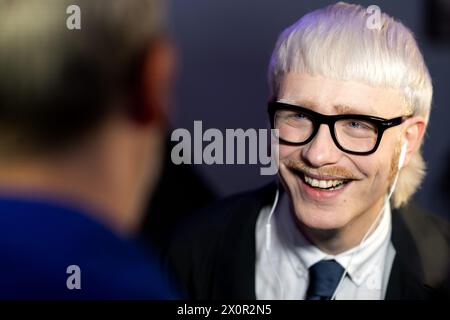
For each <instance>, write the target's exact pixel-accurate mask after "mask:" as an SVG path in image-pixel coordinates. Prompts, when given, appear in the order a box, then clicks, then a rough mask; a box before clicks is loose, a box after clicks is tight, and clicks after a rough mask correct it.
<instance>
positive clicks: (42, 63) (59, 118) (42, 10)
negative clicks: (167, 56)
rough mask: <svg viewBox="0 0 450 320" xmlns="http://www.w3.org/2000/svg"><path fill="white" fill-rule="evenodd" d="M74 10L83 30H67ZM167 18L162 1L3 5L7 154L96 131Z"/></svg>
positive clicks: (1, 0)
mask: <svg viewBox="0 0 450 320" xmlns="http://www.w3.org/2000/svg"><path fill="white" fill-rule="evenodd" d="M70 5H77V6H79V7H80V9H81V30H69V29H68V28H67V26H66V19H67V18H68V17H69V15H70V14H67V13H66V9H67V8H68V7H69V6H70ZM163 13H164V11H163V7H162V3H161V2H160V1H158V0H114V1H110V0H95V1H93V0H70V1H69V0H0V72H1V73H0V150H1V148H2V147H4V146H5V144H11V143H12V144H22V143H23V144H27V148H32V147H38V145H40V144H42V145H48V144H50V142H51V141H53V143H60V144H63V145H64V144H66V143H67V141H68V139H69V138H71V137H77V136H79V135H81V134H83V132H84V131H85V130H88V128H92V127H93V126H95V124H96V123H98V121H99V120H100V119H101V118H102V117H103V116H104V115H105V114H106V113H107V112H108V111H110V110H109V109H108V108H110V106H108V105H109V102H108V99H111V98H112V96H113V95H119V94H123V93H124V90H126V89H127V88H126V86H127V85H129V81H130V80H131V78H132V77H133V73H136V72H138V69H137V66H136V63H137V61H138V60H139V58H140V57H142V54H144V50H145V49H146V48H148V46H149V45H150V43H151V41H152V40H153V38H154V37H156V36H158V34H159V33H161V32H163V30H164V29H165V19H164V14H163ZM15 147H17V145H16V146H15Z"/></svg>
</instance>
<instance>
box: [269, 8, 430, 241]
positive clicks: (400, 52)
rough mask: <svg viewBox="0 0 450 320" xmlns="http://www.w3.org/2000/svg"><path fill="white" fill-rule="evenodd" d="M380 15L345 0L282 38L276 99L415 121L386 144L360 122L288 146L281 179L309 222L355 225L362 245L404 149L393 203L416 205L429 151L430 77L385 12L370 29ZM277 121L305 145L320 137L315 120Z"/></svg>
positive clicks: (273, 66)
mask: <svg viewBox="0 0 450 320" xmlns="http://www.w3.org/2000/svg"><path fill="white" fill-rule="evenodd" d="M372 13H373V12H368V11H367V10H366V8H364V7H361V6H358V5H350V4H346V3H342V2H341V3H337V4H335V5H331V6H328V7H326V8H324V9H320V10H316V11H314V12H311V13H309V14H307V15H305V16H304V17H302V18H301V19H300V20H299V21H297V22H296V23H295V24H294V25H292V26H290V27H289V28H287V29H286V30H285V31H284V32H283V33H282V34H281V35H280V37H279V39H278V42H277V44H276V46H275V50H274V52H273V55H272V59H271V62H270V66H269V85H270V89H271V100H272V101H281V102H284V103H287V104H289V105H291V107H296V106H299V107H303V108H306V109H308V110H310V111H313V112H316V113H320V114H323V115H338V114H360V115H368V116H373V117H378V118H383V119H393V118H397V117H403V116H409V117H408V118H404V119H402V121H401V122H400V123H397V124H396V125H395V126H392V127H389V128H387V129H386V130H384V132H383V133H382V135H381V137H382V139H381V140H380V141H378V142H377V137H379V135H380V128H378V127H376V126H373V124H372V123H370V122H366V121H363V120H362V119H359V118H358V117H356V119H354V120H352V121H340V122H338V123H336V124H335V126H334V132H333V133H334V136H335V137H333V138H332V132H331V131H330V129H329V127H328V126H327V125H326V124H324V123H322V125H320V126H316V127H318V129H317V131H316V132H315V135H314V136H313V137H312V138H311V140H309V141H306V143H305V144H302V145H300V144H296V145H295V144H289V143H287V144H286V143H283V142H280V149H279V152H280V176H281V180H282V182H283V184H284V185H285V187H286V190H287V192H288V194H289V195H290V199H291V202H292V206H293V208H294V212H295V214H296V216H297V218H298V221H299V222H300V225H301V226H302V227H303V228H305V229H308V230H315V231H317V232H316V234H323V231H331V232H332V233H333V234H336V232H339V231H341V230H346V229H347V230H349V229H351V228H353V229H352V230H354V233H355V239H358V238H359V237H360V236H361V234H362V235H363V234H364V232H366V230H367V229H368V227H369V226H370V224H371V222H372V221H373V220H374V217H375V216H376V215H377V214H378V213H379V212H380V210H381V208H382V205H383V203H384V199H385V197H386V195H387V194H388V192H389V190H390V187H391V186H392V184H393V183H394V180H395V176H396V175H397V172H398V167H399V166H398V161H399V155H400V150H401V149H402V146H404V148H406V149H405V152H406V153H405V158H404V159H405V160H404V164H403V166H402V167H401V169H400V172H399V176H398V181H397V184H396V188H395V192H394V193H393V196H392V198H391V204H392V206H393V207H395V208H398V207H400V206H402V205H403V204H405V203H407V202H408V201H409V200H410V198H411V196H412V195H413V193H414V192H415V191H416V190H417V189H418V187H419V186H420V183H421V181H422V179H423V177H424V174H425V164H424V161H423V159H422V156H421V153H420V147H421V144H422V138H423V135H424V132H425V128H426V126H427V124H428V120H429V115H430V109H431V100H432V84H431V78H430V75H429V73H428V70H427V67H426V65H425V63H424V60H423V57H422V54H421V53H420V51H419V48H418V45H417V43H416V41H415V39H414V36H413V34H412V33H411V31H410V30H409V29H407V28H406V27H405V26H404V25H403V24H401V23H400V22H398V21H396V20H394V19H393V18H392V17H390V16H388V15H387V14H385V13H381V15H380V18H381V19H380V22H381V23H380V24H379V25H378V26H375V27H374V28H371V27H370V25H369V23H368V19H369V18H370V16H371V14H372ZM294 110H295V109H294ZM311 117H312V118H314V114H313V116H311ZM276 121H279V122H280V123H282V126H283V127H282V128H283V130H285V131H284V132H282V131H281V130H280V137H281V138H283V135H285V136H284V138H285V140H286V139H287V140H289V139H294V140H295V139H299V140H302V139H303V140H306V139H307V138H308V137H307V136H306V135H308V136H309V135H310V134H311V135H312V131H314V124H313V123H312V122H313V121H314V120H313V121H311V118H310V114H308V113H306V114H303V115H302V114H300V115H299V114H298V113H296V112H292V110H284V111H281V112H279V113H278V120H276ZM386 123H387V122H386ZM292 128H294V129H292ZM302 130H303V131H305V132H307V133H305V137H300V136H299V135H301V132H300V131H302ZM308 130H312V131H308ZM381 131H383V130H381ZM292 132H294V133H292ZM299 132H300V133H299ZM290 134H292V135H291V136H289V135H290ZM295 134H297V136H295ZM286 135H287V137H286ZM364 139H365V140H364ZM334 140H337V141H338V143H340V145H341V148H340V147H339V146H338V144H337V143H336V142H335V141H334ZM361 141H368V144H367V145H363V144H362V143H361ZM290 142H300V141H290ZM377 143H379V145H378V148H375V150H370V149H372V147H374V145H375V144H377ZM369 144H371V145H370V146H369ZM342 147H343V148H342ZM343 149H346V150H347V151H345V150H343ZM348 151H356V152H358V151H360V152H365V151H373V152H367V153H366V154H362V153H359V154H358V153H351V152H348ZM312 233H313V234H314V231H313V232H312ZM325 234H329V233H327V232H325ZM359 239H360V238H359Z"/></svg>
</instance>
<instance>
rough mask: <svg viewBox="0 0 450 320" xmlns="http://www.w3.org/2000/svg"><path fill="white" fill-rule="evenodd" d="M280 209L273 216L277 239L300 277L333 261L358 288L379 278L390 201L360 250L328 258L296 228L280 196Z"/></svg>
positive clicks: (285, 198)
mask: <svg viewBox="0 0 450 320" xmlns="http://www.w3.org/2000/svg"><path fill="white" fill-rule="evenodd" d="M280 200H281V201H280V205H279V206H278V209H277V211H276V212H275V219H276V221H277V222H276V223H277V225H279V226H280V231H281V232H279V235H280V237H281V238H282V239H280V240H282V241H281V244H282V245H283V246H285V247H286V249H287V250H286V251H287V254H288V257H289V259H290V261H291V263H295V262H297V263H298V262H299V263H300V264H301V265H302V267H303V268H295V269H296V270H297V272H298V273H299V274H300V275H306V273H307V270H308V269H309V267H311V266H312V265H314V264H315V263H317V262H319V261H321V260H326V259H335V260H336V261H337V262H338V263H339V264H340V265H341V266H342V267H343V268H344V269H345V268H346V267H348V268H347V274H348V275H349V277H350V278H351V280H352V281H353V282H354V283H355V284H356V285H358V286H360V285H361V284H362V283H363V282H364V281H365V280H366V279H367V277H368V276H369V275H370V274H372V275H373V276H374V277H377V278H378V277H382V266H383V265H384V256H385V254H383V252H384V253H386V250H387V248H388V245H389V242H390V235H391V210H390V205H389V201H387V204H386V206H385V210H384V211H383V213H382V214H381V217H380V221H379V223H378V225H377V226H376V227H375V230H374V231H373V232H372V233H371V234H370V235H369V236H368V237H367V238H366V240H365V241H364V242H363V243H362V245H361V246H357V247H354V248H352V249H349V250H347V251H345V252H342V253H340V254H338V255H336V256H333V255H329V254H327V253H325V252H323V251H321V250H320V249H319V248H317V247H316V246H314V245H313V244H312V243H311V242H309V241H308V240H307V239H306V238H305V237H304V236H303V234H302V233H301V232H300V231H299V229H298V228H297V226H296V221H294V219H295V217H294V216H293V215H292V213H291V211H290V206H289V197H288V196H287V195H286V194H283V196H282V198H281V199H280Z"/></svg>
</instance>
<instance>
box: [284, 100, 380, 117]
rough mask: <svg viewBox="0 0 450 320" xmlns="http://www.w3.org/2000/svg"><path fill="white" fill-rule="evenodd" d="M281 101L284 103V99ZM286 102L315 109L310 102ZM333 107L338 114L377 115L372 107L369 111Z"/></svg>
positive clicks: (339, 106)
mask: <svg viewBox="0 0 450 320" xmlns="http://www.w3.org/2000/svg"><path fill="white" fill-rule="evenodd" d="M280 101H283V99H282V100H280ZM284 101H285V102H287V103H292V104H294V105H296V106H301V107H305V108H309V109H312V110H314V109H315V103H314V102H312V101H310V100H295V101H288V100H284ZM333 107H334V110H335V112H336V114H368V115H374V114H375V113H374V110H373V108H371V107H368V109H367V110H361V109H360V108H355V107H352V106H350V105H347V104H336V105H334V106H333Z"/></svg>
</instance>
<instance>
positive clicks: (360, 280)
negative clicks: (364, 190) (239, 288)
mask: <svg viewBox="0 0 450 320" xmlns="http://www.w3.org/2000/svg"><path fill="white" fill-rule="evenodd" d="M270 209H271V206H267V207H264V208H263V209H262V210H261V212H260V214H259V217H258V221H257V224H256V272H255V277H256V279H255V284H256V288H255V290H256V297H257V299H295V300H303V299H305V296H306V290H307V288H308V278H309V276H308V268H309V267H311V266H312V265H313V264H315V263H316V262H319V261H321V260H324V259H335V260H336V261H337V262H338V263H339V264H340V265H341V266H342V267H343V268H344V269H346V268H347V276H346V277H345V278H344V280H343V281H342V284H341V285H340V286H338V289H337V292H336V299H338V300H355V299H364V300H380V299H384V296H385V294H386V287H387V282H388V279H389V274H390V270H391V267H392V262H393V260H394V256H395V249H394V247H393V246H392V243H391V240H390V239H391V210H390V206H389V202H388V203H387V205H386V207H385V210H384V212H383V213H382V214H381V217H380V220H379V223H378V225H377V226H376V227H375V230H373V232H372V233H371V234H370V235H369V236H368V237H367V238H366V239H365V241H364V242H363V243H362V244H361V245H360V246H357V247H354V248H352V249H350V250H348V251H345V252H343V253H340V254H338V255H336V256H333V255H329V254H326V253H324V252H323V251H321V250H320V249H319V248H317V247H316V246H314V245H313V244H311V243H310V242H309V241H308V240H306V239H305V237H304V236H303V235H302V234H301V232H300V231H299V229H298V228H297V226H296V223H295V221H294V219H295V218H294V216H293V215H292V214H291V212H290V208H289V199H288V196H287V195H286V194H285V193H283V194H282V196H281V197H280V202H279V203H278V205H277V208H276V210H275V212H274V214H273V216H272V218H271V221H270V223H271V241H270V245H269V247H268V248H267V247H266V224H267V218H268V216H269V213H270Z"/></svg>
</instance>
